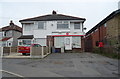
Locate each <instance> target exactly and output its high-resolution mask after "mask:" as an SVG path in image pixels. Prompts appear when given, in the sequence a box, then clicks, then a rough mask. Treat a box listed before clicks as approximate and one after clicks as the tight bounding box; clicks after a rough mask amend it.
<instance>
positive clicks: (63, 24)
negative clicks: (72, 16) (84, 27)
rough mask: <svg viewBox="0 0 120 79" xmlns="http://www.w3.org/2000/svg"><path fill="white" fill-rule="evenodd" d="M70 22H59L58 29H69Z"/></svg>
mask: <svg viewBox="0 0 120 79" xmlns="http://www.w3.org/2000/svg"><path fill="white" fill-rule="evenodd" d="M68 28H69V22H68V21H58V22H57V29H68Z"/></svg>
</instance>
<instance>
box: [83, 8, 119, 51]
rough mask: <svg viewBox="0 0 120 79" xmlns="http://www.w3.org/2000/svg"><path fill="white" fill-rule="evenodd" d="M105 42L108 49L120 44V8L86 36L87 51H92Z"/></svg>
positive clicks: (117, 46)
mask: <svg viewBox="0 0 120 79" xmlns="http://www.w3.org/2000/svg"><path fill="white" fill-rule="evenodd" d="M99 42H103V45H104V47H105V48H106V49H108V47H109V48H110V49H116V48H119V46H120V9H118V10H116V11H114V12H112V13H111V14H110V15H108V16H107V17H106V18H105V19H103V20H102V21H101V22H99V23H98V24H97V25H96V26H95V27H93V28H92V29H91V30H89V31H88V32H87V33H86V36H85V51H87V52H91V51H93V49H94V48H96V47H98V44H99Z"/></svg>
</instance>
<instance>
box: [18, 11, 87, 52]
mask: <svg viewBox="0 0 120 79" xmlns="http://www.w3.org/2000/svg"><path fill="white" fill-rule="evenodd" d="M84 21H85V18H79V17H73V16H68V15H63V14H57V13H56V12H55V11H53V12H52V14H48V15H43V16H38V17H34V18H28V19H23V20H20V22H21V24H22V27H23V36H21V37H20V38H18V41H19V43H18V44H19V45H24V44H31V43H38V44H40V45H42V46H52V47H54V48H56V49H58V50H59V48H61V47H64V48H65V50H72V49H74V48H75V49H79V50H81V48H82V46H81V43H82V42H81V38H82V36H84V35H85V33H84V27H83V23H84Z"/></svg>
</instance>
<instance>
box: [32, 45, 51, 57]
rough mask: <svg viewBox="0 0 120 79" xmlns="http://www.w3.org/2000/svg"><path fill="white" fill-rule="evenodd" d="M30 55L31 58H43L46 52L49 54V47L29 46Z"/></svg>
mask: <svg viewBox="0 0 120 79" xmlns="http://www.w3.org/2000/svg"><path fill="white" fill-rule="evenodd" d="M30 49H31V50H30V55H31V57H33V58H37V57H38V58H44V57H45V56H47V55H48V54H50V51H51V50H50V49H49V47H45V46H42V47H31V48H30Z"/></svg>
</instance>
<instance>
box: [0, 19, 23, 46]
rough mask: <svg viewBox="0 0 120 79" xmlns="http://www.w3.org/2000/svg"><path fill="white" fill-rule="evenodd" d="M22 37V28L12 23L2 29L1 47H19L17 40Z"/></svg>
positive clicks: (0, 30) (0, 36) (0, 31)
mask: <svg viewBox="0 0 120 79" xmlns="http://www.w3.org/2000/svg"><path fill="white" fill-rule="evenodd" d="M21 35H22V28H21V27H19V26H17V25H15V24H14V23H13V22H12V21H10V23H9V25H8V26H5V27H2V28H0V47H12V46H17V45H18V41H17V38H18V37H20V36H21Z"/></svg>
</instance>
